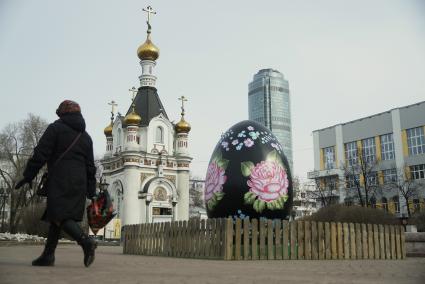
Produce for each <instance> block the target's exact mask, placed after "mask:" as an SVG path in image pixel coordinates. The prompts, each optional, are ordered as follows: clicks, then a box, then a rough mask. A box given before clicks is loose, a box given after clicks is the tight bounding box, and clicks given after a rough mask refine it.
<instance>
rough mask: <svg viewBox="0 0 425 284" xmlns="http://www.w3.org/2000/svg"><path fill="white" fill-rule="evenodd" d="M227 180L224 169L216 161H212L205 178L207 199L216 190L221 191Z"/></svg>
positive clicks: (206, 199)
mask: <svg viewBox="0 0 425 284" xmlns="http://www.w3.org/2000/svg"><path fill="white" fill-rule="evenodd" d="M226 180H227V176H225V175H224V170H223V169H222V168H220V167H219V166H218V165H217V164H216V163H215V162H212V163H210V164H209V166H208V170H207V178H206V180H205V201H207V202H208V200H210V199H211V197H213V195H214V193H215V192H221V191H222V190H223V184H224V183H225V182H226Z"/></svg>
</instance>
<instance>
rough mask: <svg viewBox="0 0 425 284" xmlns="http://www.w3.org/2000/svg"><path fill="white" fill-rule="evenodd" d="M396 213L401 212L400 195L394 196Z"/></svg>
mask: <svg viewBox="0 0 425 284" xmlns="http://www.w3.org/2000/svg"><path fill="white" fill-rule="evenodd" d="M393 202H394V209H395V213H400V203H399V202H398V196H394V197H393Z"/></svg>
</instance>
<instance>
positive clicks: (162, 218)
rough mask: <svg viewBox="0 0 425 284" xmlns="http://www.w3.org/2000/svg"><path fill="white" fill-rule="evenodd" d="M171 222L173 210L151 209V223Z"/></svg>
mask: <svg viewBox="0 0 425 284" xmlns="http://www.w3.org/2000/svg"><path fill="white" fill-rule="evenodd" d="M172 220H173V210H172V208H168V207H153V208H152V222H153V223H161V222H171V221H172Z"/></svg>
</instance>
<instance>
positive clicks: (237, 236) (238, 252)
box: [235, 218, 242, 260]
mask: <svg viewBox="0 0 425 284" xmlns="http://www.w3.org/2000/svg"><path fill="white" fill-rule="evenodd" d="M241 221H242V220H241V219H239V218H236V223H235V260H241V259H242V256H241V243H242V222H241Z"/></svg>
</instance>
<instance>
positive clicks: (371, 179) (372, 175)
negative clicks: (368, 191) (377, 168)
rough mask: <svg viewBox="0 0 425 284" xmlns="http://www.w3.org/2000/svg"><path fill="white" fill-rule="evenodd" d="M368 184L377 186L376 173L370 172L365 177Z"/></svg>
mask: <svg viewBox="0 0 425 284" xmlns="http://www.w3.org/2000/svg"><path fill="white" fill-rule="evenodd" d="M366 180H367V185H368V186H377V185H378V173H377V172H371V173H369V174H368V175H367V177H366Z"/></svg>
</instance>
